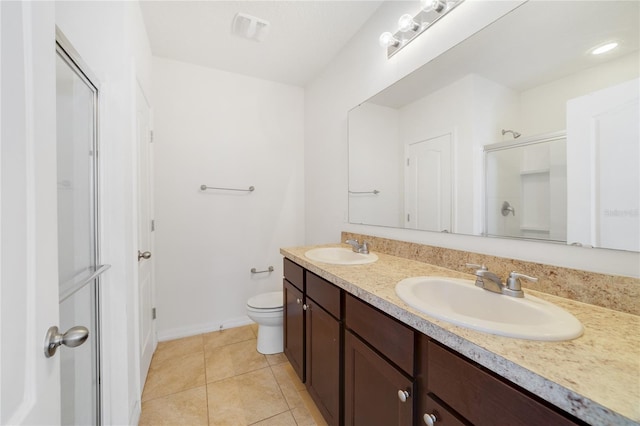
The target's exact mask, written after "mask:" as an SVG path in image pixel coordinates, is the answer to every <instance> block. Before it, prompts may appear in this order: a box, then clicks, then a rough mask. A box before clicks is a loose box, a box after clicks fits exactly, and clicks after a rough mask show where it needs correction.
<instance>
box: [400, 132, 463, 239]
mask: <svg viewBox="0 0 640 426" xmlns="http://www.w3.org/2000/svg"><path fill="white" fill-rule="evenodd" d="M406 157H407V160H406V161H407V164H406V166H407V167H406V168H407V173H406V175H405V197H406V198H405V214H406V217H405V220H406V227H407V228H413V229H421V230H426V231H437V232H451V210H452V209H451V202H452V197H451V192H452V191H451V188H452V187H451V134H445V135H442V136H438V137H434V138H431V139H427V140H424V141H421V142H417V143H414V144H410V145H408V147H407V155H406Z"/></svg>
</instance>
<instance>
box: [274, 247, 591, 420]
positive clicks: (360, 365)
mask: <svg viewBox="0 0 640 426" xmlns="http://www.w3.org/2000/svg"><path fill="white" fill-rule="evenodd" d="M284 261H285V264H284V270H285V279H284V280H283V288H284V299H285V300H284V302H285V303H284V352H285V354H286V356H287V358H288V359H289V361H290V362H291V365H292V366H293V368H294V370H295V371H296V372H297V374H298V375H299V376H300V378H301V380H302V381H303V382H304V383H305V385H306V387H307V390H308V391H309V394H310V395H311V397H312V398H313V400H314V401H315V403H316V405H317V407H318V409H319V410H320V412H321V413H322V415H323V416H324V418H325V420H326V421H327V423H328V424H329V425H331V426H340V425H344V426H378V425H379V426H393V425H402V426H410V425H413V426H423V425H428V424H430V422H432V421H435V424H436V425H441V426H462V425H478V426H483V425H517V426H520V425H522V426H529V425H531V426H533V425H536V426H537V425H554V426H555V425H558V426H564V425H583V424H584V423H583V422H581V421H580V420H578V419H576V418H575V417H573V416H571V415H570V414H568V413H565V412H564V411H562V410H560V409H558V408H557V407H555V406H553V405H552V404H550V403H548V402H546V401H544V400H542V399H541V398H539V397H538V396H536V395H533V394H531V393H530V392H527V391H526V390H524V389H522V388H520V387H519V386H517V385H515V384H513V383H512V382H510V381H508V380H506V379H504V378H502V377H500V376H498V375H497V374H495V373H493V372H491V371H489V370H487V369H486V368H484V367H482V366H480V365H479V364H476V363H474V362H473V361H471V360H469V359H468V358H465V357H464V356H462V355H460V354H459V353H457V352H455V351H453V350H452V349H449V348H447V347H445V346H444V345H442V344H440V343H437V342H435V341H434V340H432V339H431V338H430V337H429V336H426V335H424V334H422V333H420V332H418V331H416V330H415V329H413V328H411V327H409V326H407V325H406V324H404V323H402V322H400V321H398V320H397V319H395V318H393V317H391V316H389V315H388V314H386V313H384V312H382V311H380V310H379V309H377V308H375V307H373V306H371V305H369V304H368V303H365V302H364V301H362V300H361V299H359V298H357V297H355V296H353V295H351V294H348V293H346V292H345V291H343V290H341V289H340V288H338V287H336V286H335V285H333V284H331V283H330V282H328V281H327V280H325V279H323V278H321V277H319V276H318V275H315V274H313V273H311V272H310V271H307V270H305V269H304V268H302V267H301V266H299V265H297V264H295V263H293V262H291V261H290V260H288V259H284Z"/></svg>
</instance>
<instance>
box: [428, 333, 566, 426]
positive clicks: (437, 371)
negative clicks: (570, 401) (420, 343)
mask: <svg viewBox="0 0 640 426" xmlns="http://www.w3.org/2000/svg"><path fill="white" fill-rule="evenodd" d="M503 380H504V379H501V378H498V377H496V376H494V375H493V374H491V373H489V372H487V371H485V370H483V369H482V368H481V367H478V366H476V365H474V364H472V363H471V361H469V360H466V359H464V358H462V357H460V356H459V355H456V354H453V353H451V352H449V351H448V350H447V349H445V348H443V347H442V346H440V345H438V344H435V343H434V342H429V355H428V372H427V386H428V388H429V392H431V393H433V394H435V395H436V396H437V397H438V398H439V399H440V400H442V401H444V402H445V403H446V404H447V405H448V406H449V407H451V408H452V409H454V410H455V411H456V412H458V413H459V414H460V415H462V416H463V417H465V418H466V419H467V420H468V421H470V422H471V423H473V424H475V425H478V426H481V425H496V424H505V425H507V424H508V425H554V426H559V425H575V424H577V423H575V422H573V421H572V420H570V419H569V418H568V417H565V416H564V415H563V414H560V413H558V412H556V411H555V410H554V409H552V408H551V407H548V406H546V405H545V404H544V403H543V402H542V401H538V400H537V399H535V398H534V397H533V396H530V395H529V394H527V393H525V392H526V391H524V390H521V389H518V388H517V387H515V385H513V384H509V383H507V382H505V381H503ZM567 416H568V415H567Z"/></svg>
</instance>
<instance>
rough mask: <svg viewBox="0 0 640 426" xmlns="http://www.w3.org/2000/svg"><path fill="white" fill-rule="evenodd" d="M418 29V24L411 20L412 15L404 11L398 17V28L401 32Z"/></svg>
mask: <svg viewBox="0 0 640 426" xmlns="http://www.w3.org/2000/svg"><path fill="white" fill-rule="evenodd" d="M419 29H420V24H418V23H417V22H416V21H414V20H413V16H411V15H410V14H408V13H405V14H404V15H402V16H401V17H400V19H398V30H400V32H402V33H406V32H407V31H418V30H419Z"/></svg>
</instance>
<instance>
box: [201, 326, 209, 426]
mask: <svg viewBox="0 0 640 426" xmlns="http://www.w3.org/2000/svg"><path fill="white" fill-rule="evenodd" d="M204 341H205V338H204V334H203V335H202V358H203V359H202V361H203V363H204V365H203V366H204V394H205V396H206V398H205V401H206V403H207V425H209V424H210V423H211V417H210V416H209V382H208V380H207V351H206V348H205V344H204Z"/></svg>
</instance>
